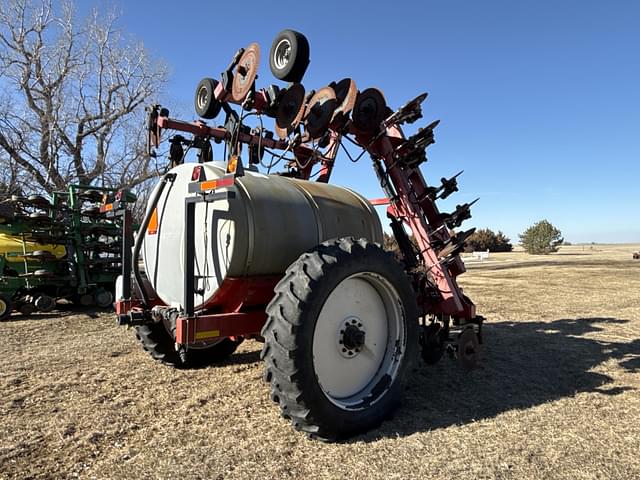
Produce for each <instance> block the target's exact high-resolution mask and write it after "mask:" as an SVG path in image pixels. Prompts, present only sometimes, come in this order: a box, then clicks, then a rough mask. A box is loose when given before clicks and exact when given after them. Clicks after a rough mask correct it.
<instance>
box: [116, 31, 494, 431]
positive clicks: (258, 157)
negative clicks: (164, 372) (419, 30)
mask: <svg viewBox="0 0 640 480" xmlns="http://www.w3.org/2000/svg"><path fill="white" fill-rule="evenodd" d="M259 58H260V48H259V46H258V45H257V44H251V45H249V46H248V47H247V48H245V49H240V50H239V51H238V52H237V53H236V55H235V56H234V58H233V60H232V62H231V64H230V65H229V67H228V68H227V70H226V71H225V72H223V73H222V76H221V78H220V80H214V79H210V78H205V79H203V80H202V81H201V82H200V83H199V85H198V86H197V88H196V94H195V107H196V112H197V113H198V115H199V116H200V117H202V118H204V119H213V118H215V117H217V116H218V115H219V114H220V113H221V112H223V111H224V114H225V122H224V126H223V127H212V126H209V125H207V124H206V123H205V122H203V121H196V122H193V123H188V122H183V121H179V120H175V119H172V118H170V117H169V112H168V111H167V110H166V109H163V108H161V107H160V106H154V107H152V108H151V109H150V111H149V119H148V129H149V152H150V154H153V152H154V148H157V147H158V146H159V144H160V139H161V134H162V132H163V131H165V130H177V131H180V132H185V133H189V134H191V138H189V139H187V138H185V137H183V136H182V135H178V134H176V135H174V136H173V137H171V138H170V139H169V144H170V149H169V160H170V167H171V168H170V169H169V171H168V172H167V173H166V174H165V175H164V176H163V178H162V180H161V181H160V182H159V184H158V185H157V186H156V188H155V190H154V191H153V193H152V195H151V199H150V201H149V205H148V207H147V213H146V216H145V218H144V220H143V222H142V225H141V228H140V230H139V233H138V235H137V237H136V240H135V245H134V246H133V256H132V258H131V259H125V260H123V275H122V278H120V279H119V280H118V283H117V288H116V298H117V299H118V300H117V303H116V309H117V313H118V319H119V322H120V323H121V324H123V325H133V326H135V329H136V334H137V336H138V338H139V339H140V340H141V342H142V344H143V346H144V348H145V349H146V350H148V351H149V352H150V353H151V355H152V356H153V357H154V358H156V359H158V360H161V361H164V362H167V363H170V364H173V365H176V366H185V365H194V364H202V363H208V362H212V361H216V360H221V359H223V358H225V357H227V356H228V355H230V354H232V353H233V351H234V350H235V349H236V347H237V346H238V345H239V343H240V342H241V341H242V340H243V339H245V338H255V339H258V340H263V341H264V347H263V350H262V358H263V360H264V361H265V364H266V368H265V379H266V381H267V382H269V383H270V386H271V392H272V394H271V396H272V398H273V400H274V401H275V402H276V403H278V405H279V406H280V408H281V411H282V415H283V416H284V417H285V418H287V419H290V420H291V422H292V424H293V425H294V427H296V428H297V429H300V430H303V431H305V432H307V433H308V434H310V435H311V436H313V437H316V438H321V439H336V438H341V437H346V436H349V435H352V434H354V433H356V432H360V431H363V430H367V429H369V428H372V427H374V426H375V425H377V424H378V423H379V422H380V421H382V420H383V419H384V418H385V416H386V415H387V414H388V413H389V412H390V411H391V409H392V408H393V407H394V405H395V404H396V402H397V400H398V398H399V395H400V390H401V384H402V380H403V377H404V376H405V374H406V373H407V372H408V371H409V365H410V364H411V362H412V360H413V358H414V357H415V356H416V354H417V349H418V348H419V347H420V348H421V351H422V357H423V359H424V360H425V361H426V362H427V363H435V362H437V361H438V360H439V359H440V357H441V356H442V355H443V353H444V352H445V351H448V352H449V353H450V354H451V355H452V356H457V357H458V358H459V359H460V361H461V363H462V364H463V366H465V367H466V368H471V367H472V366H474V364H475V363H476V359H477V354H478V344H479V343H480V341H481V328H482V317H480V316H477V315H476V312H475V306H474V304H473V303H472V302H471V300H470V299H469V298H467V297H466V296H465V295H464V294H463V293H462V291H461V289H460V288H459V287H458V284H457V282H456V277H457V276H458V275H459V274H461V273H463V272H464V271H465V269H464V265H463V263H462V260H461V259H460V257H459V253H460V251H461V250H462V248H463V246H464V241H465V239H466V238H467V237H468V236H469V235H470V233H472V232H473V230H468V231H465V232H459V233H454V231H453V230H454V229H455V228H457V227H459V226H460V225H461V224H462V222H463V221H464V220H466V219H468V218H469V217H470V216H471V215H470V212H469V210H470V208H469V207H470V204H465V205H459V206H458V207H457V208H456V210H455V211H454V212H452V213H448V214H444V213H440V212H439V210H438V208H437V207H436V204H435V202H436V200H437V199H440V198H446V197H447V196H449V195H450V194H451V193H453V192H455V191H457V190H458V186H457V179H456V177H457V175H456V176H455V177H453V178H451V179H442V183H441V185H439V186H429V185H428V184H427V183H426V182H425V180H424V177H423V176H422V173H421V172H420V169H419V166H420V164H422V163H423V162H425V161H426V159H427V158H426V154H425V150H426V148H427V147H428V146H429V145H430V144H432V143H433V142H434V138H433V130H434V128H435V126H436V125H437V123H438V122H433V123H431V124H430V125H428V126H427V127H425V128H422V129H420V130H418V132H417V133H415V134H414V135H411V136H409V137H405V135H404V134H403V132H402V130H401V125H403V124H405V123H413V122H415V121H416V120H418V119H419V118H421V117H422V111H421V104H422V102H423V101H424V100H425V98H426V94H423V95H420V96H419V97H417V98H415V99H414V100H412V101H410V102H409V103H407V104H406V105H404V106H403V107H401V108H400V109H398V110H396V111H392V110H391V109H389V108H388V107H387V105H386V101H385V98H384V96H383V94H382V93H381V92H380V91H379V90H377V89H375V88H369V89H366V90H363V91H358V89H357V87H356V84H355V82H354V81H353V80H351V79H349V78H346V79H343V80H341V81H339V82H334V83H331V84H330V85H329V86H326V87H323V88H321V89H319V90H317V91H311V92H307V91H305V88H304V87H303V86H302V84H301V83H300V81H301V80H302V77H303V75H304V73H305V71H306V68H307V65H308V63H309V46H308V43H307V40H306V38H305V37H304V36H303V35H302V34H300V33H297V32H294V31H291V30H285V31H283V32H281V33H280V34H279V35H278V36H277V37H276V39H275V40H274V42H273V45H272V47H271V51H270V55H269V63H270V67H271V71H272V73H273V74H274V76H275V77H276V78H278V79H280V80H284V81H286V82H290V83H289V85H288V86H287V87H285V88H279V87H277V86H275V85H272V86H270V87H268V88H265V89H259V90H258V89H256V86H255V79H256V74H257V70H258V64H259ZM231 105H239V106H240V112H239V113H238V112H237V111H236V110H234V109H233V108H232V107H231ZM253 116H255V117H257V118H258V119H259V126H258V127H253V128H252V127H250V126H248V125H246V124H245V120H246V119H247V117H253ZM264 117H270V118H273V119H274V120H275V129H274V130H275V132H271V131H268V130H267V129H265V128H264V126H263V118H264ZM274 133H275V134H274ZM345 139H346V140H349V141H351V142H352V143H354V144H356V145H358V146H359V147H361V148H362V149H363V153H365V152H367V153H368V154H369V155H370V157H371V159H372V162H373V169H374V171H375V173H376V175H377V177H378V180H379V181H380V185H381V186H382V189H383V191H384V192H385V194H386V199H381V200H376V201H373V202H369V201H367V200H366V199H365V198H363V197H362V196H360V195H359V194H357V193H355V192H353V191H351V190H348V189H346V188H340V187H337V186H333V185H329V184H328V182H329V180H330V178H331V170H332V168H333V165H334V162H335V159H336V155H337V153H338V149H339V147H340V146H341V145H342V142H343V141H344V140H345ZM211 141H214V142H216V143H221V142H224V145H225V155H224V161H223V162H216V161H213V158H212V157H213V155H212V148H211V143H210V142H211ZM185 148H186V149H187V150H188V149H195V150H196V151H197V152H198V159H199V162H198V163H184V157H185ZM278 151H279V152H280V153H277V152H278ZM266 154H270V155H271V156H272V159H271V162H270V163H269V164H268V165H265V163H264V157H265V155H266ZM361 156H362V155H361ZM358 158H359V157H358ZM352 160H354V161H355V160H357V159H353V158H352ZM280 161H284V162H286V163H285V165H286V168H285V169H284V171H280V172H278V173H271V170H273V169H274V167H275V166H276V164H278V162H280ZM258 165H262V166H263V167H264V168H265V169H266V174H265V173H260V172H259V171H258V168H257V166H258ZM311 179H315V181H311ZM385 204H386V205H388V208H387V217H388V219H389V221H390V223H391V229H392V231H393V234H394V236H395V238H396V240H397V242H398V246H399V249H400V254H399V257H400V258H399V259H397V258H396V257H394V255H392V254H391V253H388V252H385V251H384V250H383V249H382V248H381V247H380V244H381V243H382V238H383V236H382V228H381V225H380V221H379V219H378V216H377V214H376V212H375V209H374V205H385ZM114 211H115V212H116V213H117V214H120V215H123V216H124V218H125V230H126V232H125V235H124V236H123V238H124V242H127V243H125V246H124V250H125V252H126V251H131V246H132V243H131V242H132V235H131V233H130V232H131V215H130V212H129V211H128V210H127V209H126V208H123V209H118V206H117V205H115V206H114ZM406 227H408V229H409V230H410V231H411V232H412V234H413V236H414V238H415V241H412V240H411V239H410V237H409V235H408V234H407V231H406V230H405V228H406ZM141 252H142V253H143V258H144V271H141V269H140V266H139V263H138V257H139V255H140V253H141ZM129 260H130V261H129Z"/></svg>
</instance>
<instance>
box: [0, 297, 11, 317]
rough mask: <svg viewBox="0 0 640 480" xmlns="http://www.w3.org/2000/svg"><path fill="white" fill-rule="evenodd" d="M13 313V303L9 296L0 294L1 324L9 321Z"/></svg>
mask: <svg viewBox="0 0 640 480" xmlns="http://www.w3.org/2000/svg"><path fill="white" fill-rule="evenodd" d="M12 311H13V302H12V301H11V298H10V297H9V296H8V295H5V294H4V293H0V322H2V321H3V320H8V319H9V316H10V315H11V312H12Z"/></svg>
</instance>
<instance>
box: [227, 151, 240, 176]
mask: <svg viewBox="0 0 640 480" xmlns="http://www.w3.org/2000/svg"><path fill="white" fill-rule="evenodd" d="M237 168H238V156H237V155H231V158H229V163H228V164H227V173H236V169H237Z"/></svg>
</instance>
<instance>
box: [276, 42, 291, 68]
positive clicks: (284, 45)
mask: <svg viewBox="0 0 640 480" xmlns="http://www.w3.org/2000/svg"><path fill="white" fill-rule="evenodd" d="M290 58H291V43H290V42H289V40H287V39H286V38H283V39H282V40H280V42H278V45H276V49H275V51H274V52H273V63H274V65H275V66H276V68H277V69H278V70H282V69H283V68H284V67H286V66H287V64H288V63H289V60H290Z"/></svg>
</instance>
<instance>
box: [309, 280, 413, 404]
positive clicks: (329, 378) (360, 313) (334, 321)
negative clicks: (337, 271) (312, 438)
mask: <svg viewBox="0 0 640 480" xmlns="http://www.w3.org/2000/svg"><path fill="white" fill-rule="evenodd" d="M352 323H353V324H354V325H355V326H358V325H362V326H361V327H360V328H359V330H360V331H362V332H364V333H365V337H364V345H363V346H361V347H360V348H353V347H352V346H351V347H350V350H351V351H352V353H353V354H352V355H347V353H348V350H349V349H346V348H345V345H344V339H345V337H344V330H345V325H349V324H352ZM341 342H342V343H341ZM406 342H407V340H406V329H405V323H404V313H403V310H402V308H401V306H400V302H399V300H398V293H397V291H396V289H395V288H394V287H393V286H392V285H391V284H390V283H389V282H388V281H387V280H386V279H384V278H383V277H381V276H380V275H377V274H375V273H371V272H364V273H358V274H355V275H352V276H350V277H348V278H346V279H344V280H343V281H342V282H340V283H339V284H338V285H337V286H336V288H335V289H334V290H333V291H332V292H331V293H330V294H329V296H328V298H327V299H326V301H325V304H324V306H323V307H322V310H321V311H320V315H319V316H318V320H317V322H316V326H315V331H314V335H313V366H314V370H315V373H316V377H317V379H318V384H319V385H320V388H321V389H322V391H323V392H324V394H325V396H326V397H327V398H328V399H329V400H330V401H331V402H333V403H334V404H335V405H337V406H338V407H340V408H343V409H349V410H354V409H362V408H365V407H367V406H369V405H371V404H372V403H375V402H376V401H378V400H380V399H381V398H382V397H383V396H384V394H385V393H386V391H387V390H388V388H389V387H390V386H391V385H392V384H393V383H394V380H395V378H396V376H397V374H398V368H399V366H400V364H401V363H402V360H403V358H404V353H405V345H406ZM387 377H388V378H387ZM381 381H382V382H381ZM378 385H384V386H385V388H384V389H382V391H380V388H379V387H378V388H376V386H378ZM374 390H376V392H375V393H374Z"/></svg>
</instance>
